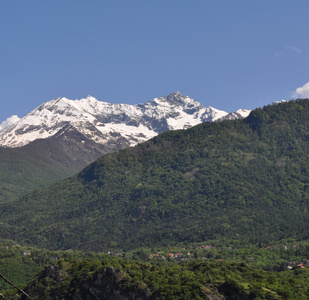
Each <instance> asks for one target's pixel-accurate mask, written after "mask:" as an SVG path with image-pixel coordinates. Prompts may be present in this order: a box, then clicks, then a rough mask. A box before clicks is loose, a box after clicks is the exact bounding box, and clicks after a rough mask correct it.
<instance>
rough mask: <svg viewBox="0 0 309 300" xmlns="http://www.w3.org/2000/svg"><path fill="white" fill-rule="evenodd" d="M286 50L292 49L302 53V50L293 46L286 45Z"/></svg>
mask: <svg viewBox="0 0 309 300" xmlns="http://www.w3.org/2000/svg"><path fill="white" fill-rule="evenodd" d="M286 49H287V50H290V51H293V52H296V53H302V52H303V51H302V50H300V49H298V48H296V47H294V46H287V47H286Z"/></svg>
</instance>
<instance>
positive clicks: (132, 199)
mask: <svg viewBox="0 0 309 300" xmlns="http://www.w3.org/2000/svg"><path fill="white" fill-rule="evenodd" d="M308 113H309V100H308V99H305V100H297V101H289V102H285V103H280V104H277V105H270V106H266V107H264V108H262V109H256V110H254V111H252V112H251V114H250V115H249V117H248V118H246V119H243V120H235V121H224V122H218V123H204V124H200V125H198V126H195V127H193V128H191V129H188V130H180V131H170V132H166V133H163V134H161V135H159V136H157V137H155V138H154V139H152V140H150V141H148V142H146V143H143V144H140V145H138V146H136V147H134V148H128V149H125V150H122V151H119V152H116V153H113V154H108V155H105V156H103V157H102V158H100V159H99V160H97V161H96V162H95V163H93V164H91V165H89V166H88V167H87V168H85V169H84V170H83V171H82V172H81V173H79V174H78V175H77V176H74V177H71V178H69V179H66V180H64V181H61V182H60V183H58V184H56V185H54V186H52V187H49V188H46V189H43V190H40V191H37V192H35V193H32V194H29V195H27V196H25V197H23V198H20V199H18V200H17V201H10V202H9V203H5V204H2V205H1V206H0V218H1V222H2V230H1V232H0V236H1V238H4V239H11V240H16V241H20V242H23V243H28V244H32V245H36V246H39V247H45V248H48V249H84V250H94V251H103V250H108V249H122V250H125V249H126V250H128V249H133V248H137V247H141V246H153V245H164V246H168V245H172V244H177V243H192V242H202V241H208V240H220V241H225V240H226V243H230V241H233V242H237V243H240V244H242V245H248V244H258V243H265V244H267V243H269V242H271V241H280V240H282V239H288V238H295V239H298V240H305V239H308V238H309V234H308V231H307V230H306V229H307V225H308V221H309V215H308V204H309V159H308V158H309V151H308V150H309V149H308V148H309V143H308V141H309V118H308Z"/></svg>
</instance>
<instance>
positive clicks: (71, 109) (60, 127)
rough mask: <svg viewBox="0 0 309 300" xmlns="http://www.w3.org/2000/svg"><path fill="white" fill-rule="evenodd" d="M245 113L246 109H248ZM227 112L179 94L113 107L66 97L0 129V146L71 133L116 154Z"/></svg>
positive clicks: (43, 105) (221, 116) (16, 145)
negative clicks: (74, 131)
mask: <svg viewBox="0 0 309 300" xmlns="http://www.w3.org/2000/svg"><path fill="white" fill-rule="evenodd" d="M248 112H249V111H248ZM226 115H228V114H227V113H226V112H224V111H221V110H218V109H215V108H212V107H203V106H202V105H201V104H200V103H199V102H197V101H195V100H193V99H192V98H190V97H188V96H184V95H182V94H181V93H180V92H175V93H171V94H169V95H168V96H167V97H159V98H155V99H153V100H152V101H149V102H146V103H144V104H137V105H129V104H111V103H107V102H102V101H99V100H97V99H95V98H94V97H92V96H88V97H87V98H83V99H80V100H69V99H67V98H65V97H60V98H56V99H54V100H51V101H49V102H45V103H43V104H42V105H40V106H39V107H37V108H35V109H34V110H33V111H31V112H30V113H28V114H27V115H26V116H25V117H23V118H22V119H20V120H18V121H17V122H16V123H14V124H12V125H10V126H8V127H6V128H4V129H2V130H1V131H0V145H1V146H3V147H21V146H24V145H27V144H29V143H30V142H32V141H34V140H37V139H46V138H50V137H53V136H56V135H57V134H59V133H60V132H62V135H63V134H64V133H65V131H66V129H67V130H69V129H70V130H71V131H72V129H74V130H76V131H77V132H79V133H80V134H81V135H82V136H83V137H84V139H83V138H81V142H85V139H90V140H92V141H94V142H95V143H97V144H100V145H105V146H107V145H109V146H112V148H113V150H119V149H122V148H125V147H128V146H134V145H136V144H138V143H141V142H144V141H146V140H148V139H150V138H152V137H154V136H156V135H158V134H160V133H162V132H164V131H167V130H175V129H184V128H189V127H192V126H194V125H197V124H199V123H202V122H205V121H216V120H218V119H220V118H223V117H224V116H226Z"/></svg>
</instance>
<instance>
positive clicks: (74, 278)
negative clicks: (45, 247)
mask: <svg viewBox="0 0 309 300" xmlns="http://www.w3.org/2000/svg"><path fill="white" fill-rule="evenodd" d="M308 279H309V270H301V271H298V272H296V271H289V272H280V273H277V272H269V271H268V272H267V271H263V270H260V269H258V268H253V267H251V266H249V265H247V264H244V263H225V262H220V263H218V262H216V263H214V262H198V261H195V262H188V263H181V264H169V265H166V266H155V265H151V264H147V263H140V262H134V261H127V260H114V259H113V260H111V259H104V260H101V261H93V260H88V259H87V260H81V259H78V260H72V259H70V260H62V261H58V262H57V264H55V265H52V266H49V267H46V268H45V269H44V270H43V271H42V272H40V273H39V274H38V275H37V276H36V277H35V279H34V280H33V281H32V282H31V283H30V284H28V285H27V287H26V288H25V291H26V292H27V293H28V294H29V295H31V298H32V299H73V298H74V299H113V297H114V295H118V296H119V297H121V299H209V298H215V297H220V299H221V298H222V297H224V298H225V299H278V300H279V299H299V300H301V299H307V296H308V287H307V282H308ZM14 297H15V298H14V299H20V298H19V297H18V296H17V295H15V296H14Z"/></svg>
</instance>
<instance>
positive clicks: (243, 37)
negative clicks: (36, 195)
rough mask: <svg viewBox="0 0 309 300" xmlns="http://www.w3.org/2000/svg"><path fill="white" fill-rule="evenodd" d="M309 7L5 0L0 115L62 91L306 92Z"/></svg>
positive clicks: (249, 95) (110, 96) (225, 101)
mask: <svg viewBox="0 0 309 300" xmlns="http://www.w3.org/2000/svg"><path fill="white" fill-rule="evenodd" d="M308 12H309V1H308V0H296V1H292V0H290V1H286V0H271V1H270V0H260V1H253V0H252V1H250V0H243V1H240V0H226V1H214V0H194V1H189V0H164V1H163V0H156V1H151V0H123V1H120V0H113V1H112V0H110V1H104V0H90V1H86V0H82V1H81V0H74V1H73V0H71V1H70V0H53V1H42V0H29V1H12V0H1V1H0V97H1V110H0V123H1V122H2V121H4V120H5V119H6V118H8V117H10V116H11V115H13V114H17V115H18V116H19V117H23V116H24V115H25V114H26V113H27V112H29V111H30V110H32V109H34V108H35V107H37V106H38V105H40V104H41V103H43V102H45V101H49V100H52V99H54V98H56V97H59V96H64V97H67V98H69V99H80V98H83V97H86V96H87V95H88V94H90V95H92V96H94V97H96V98H97V99H98V100H102V101H107V102H115V103H116V102H117V103H129V104H137V103H140V102H146V101H149V100H152V99H153V98H155V97H159V96H166V95H167V94H169V93H170V92H173V91H180V92H182V93H183V94H185V95H188V96H190V97H192V98H194V99H195V100H197V101H199V102H201V103H202V104H203V105H204V106H213V107H215V108H218V109H222V110H225V111H228V112H231V111H235V110H237V109H238V108H247V109H253V108H256V107H261V106H264V105H266V104H269V103H271V102H272V101H277V100H281V99H291V98H292V97H296V96H300V97H301V96H306V95H307V94H308V93H307V92H308V89H309V87H308V89H305V88H303V89H300V90H298V91H299V93H298V95H296V94H295V90H296V89H297V88H299V87H302V86H304V85H305V84H306V83H307V82H308V81H309V37H308V28H309V23H308ZM306 93H307V94H306ZM308 97H309V96H308Z"/></svg>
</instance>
